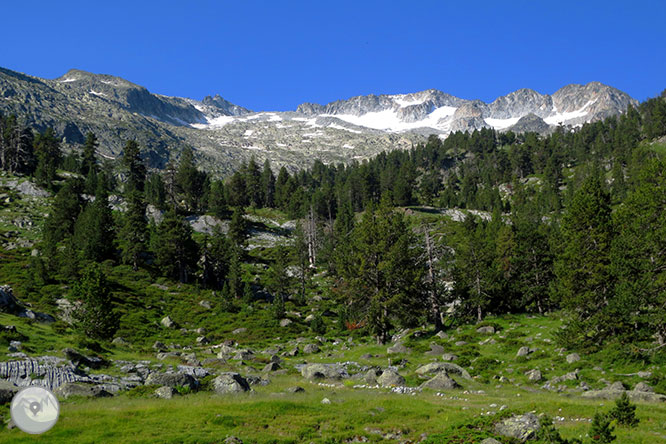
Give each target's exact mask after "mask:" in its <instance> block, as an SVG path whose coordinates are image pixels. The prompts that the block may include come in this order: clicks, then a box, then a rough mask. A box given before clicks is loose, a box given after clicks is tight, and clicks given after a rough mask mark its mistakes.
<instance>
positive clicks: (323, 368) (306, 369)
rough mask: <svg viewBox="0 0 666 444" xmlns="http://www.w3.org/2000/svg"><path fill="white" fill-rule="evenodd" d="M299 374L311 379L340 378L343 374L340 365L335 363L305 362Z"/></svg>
mask: <svg viewBox="0 0 666 444" xmlns="http://www.w3.org/2000/svg"><path fill="white" fill-rule="evenodd" d="M301 375H302V376H303V377H304V378H305V379H309V380H311V381H314V380H317V379H341V378H342V376H343V373H342V369H341V368H340V366H338V365H335V364H306V365H304V366H303V368H301Z"/></svg>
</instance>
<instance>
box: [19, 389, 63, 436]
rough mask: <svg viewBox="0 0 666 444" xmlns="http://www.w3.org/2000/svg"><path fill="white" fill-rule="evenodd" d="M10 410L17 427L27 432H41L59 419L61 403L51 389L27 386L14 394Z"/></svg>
mask: <svg viewBox="0 0 666 444" xmlns="http://www.w3.org/2000/svg"><path fill="white" fill-rule="evenodd" d="M10 411H11V415H12V420H14V424H16V427H18V428H19V429H21V430H23V431H24V432H26V433H32V434H39V433H44V432H46V431H47V430H49V429H50V428H51V427H53V426H54V425H55V423H56V422H57V421H58V414H59V413H60V405H59V404H58V400H57V399H56V397H55V396H54V395H53V393H51V391H50V390H47V389H45V388H42V387H26V388H24V389H22V390H21V391H20V392H18V393H17V394H16V395H15V396H14V399H12V405H11V409H10Z"/></svg>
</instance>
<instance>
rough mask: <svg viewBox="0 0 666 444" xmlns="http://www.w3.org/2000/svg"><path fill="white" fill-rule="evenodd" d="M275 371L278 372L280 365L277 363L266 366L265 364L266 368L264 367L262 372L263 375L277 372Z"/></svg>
mask: <svg viewBox="0 0 666 444" xmlns="http://www.w3.org/2000/svg"><path fill="white" fill-rule="evenodd" d="M277 370H280V364H278V363H277V362H269V363H268V364H266V366H265V367H264V369H263V370H262V372H264V373H266V372H274V371H277Z"/></svg>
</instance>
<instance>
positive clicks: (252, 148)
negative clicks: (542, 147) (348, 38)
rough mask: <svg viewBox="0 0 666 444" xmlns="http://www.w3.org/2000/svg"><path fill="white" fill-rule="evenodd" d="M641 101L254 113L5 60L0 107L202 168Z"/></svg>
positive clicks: (281, 159) (543, 120) (586, 117)
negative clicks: (13, 66) (18, 68)
mask: <svg viewBox="0 0 666 444" xmlns="http://www.w3.org/2000/svg"><path fill="white" fill-rule="evenodd" d="M637 104H638V102H637V101H636V100H634V99H632V98H631V97H630V96H629V95H627V94H626V93H624V92H622V91H619V90H617V89H615V88H613V87H610V86H607V85H604V84H601V83H598V82H591V83H588V84H586V85H577V84H571V85H567V86H564V87H563V88H561V89H559V90H558V91H556V92H555V93H554V94H553V95H544V94H540V93H538V92H536V91H533V90H530V89H520V90H518V91H515V92H512V93H510V94H508V95H506V96H502V97H498V98H497V99H495V100H494V101H493V102H491V103H485V102H482V101H480V100H466V99H461V98H458V97H455V96H452V95H450V94H447V93H444V92H442V91H438V90H435V89H429V90H425V91H421V92H415V93H410V94H399V95H367V96H358V97H352V98H350V99H347V100H338V101H335V102H332V103H329V104H326V105H319V104H314V103H303V104H301V105H299V106H298V107H297V109H296V110H295V111H258V112H255V111H251V110H249V109H246V108H244V107H242V106H239V105H234V104H232V103H230V102H228V101H227V100H225V99H223V98H222V97H220V96H219V95H215V96H207V97H205V98H204V99H203V100H200V101H199V100H194V99H189V98H181V97H167V96H163V95H159V94H154V93H151V92H149V91H148V90H147V89H146V88H144V87H142V86H139V85H136V84H134V83H131V82H129V81H127V80H124V79H122V78H119V77H114V76H111V75H102V74H92V73H89V72H85V71H80V70H70V71H69V72H67V73H66V74H65V75H63V76H62V77H59V78H57V79H53V80H50V79H41V78H37V77H33V76H30V75H26V74H21V73H18V72H14V71H10V70H8V69H3V68H0V113H2V114H5V115H7V114H16V115H17V116H20V118H21V119H23V120H25V121H24V123H25V124H26V125H28V126H32V127H34V128H36V129H39V130H43V129H45V128H47V127H53V128H54V129H55V132H56V134H57V135H58V136H62V137H63V141H64V145H65V146H69V147H73V146H80V145H81V144H83V142H84V140H85V134H86V133H88V132H90V131H92V132H94V133H95V134H96V136H97V138H98V139H99V142H100V146H99V150H98V153H99V154H100V155H102V156H104V157H108V158H115V157H117V156H118V155H119V154H120V153H121V151H122V148H123V146H124V144H125V141H126V140H128V139H134V140H136V141H137V142H138V143H139V145H140V146H142V150H143V152H144V158H145V159H146V160H147V162H148V164H149V166H150V167H155V168H163V167H164V166H165V165H166V164H167V163H168V161H169V160H170V159H176V158H178V157H179V154H180V152H182V150H183V148H185V147H186V146H191V147H192V148H193V149H194V152H195V156H196V157H197V161H198V165H199V166H200V167H202V168H204V169H206V170H208V171H209V172H211V173H214V174H221V175H227V174H229V173H231V172H232V171H234V170H235V169H237V167H238V166H239V165H240V164H241V163H242V162H244V161H247V160H248V159H249V158H250V157H252V156H254V157H255V158H256V159H257V160H258V161H263V160H265V159H269V160H270V161H271V163H272V164H273V165H274V166H277V167H280V166H286V167H287V168H288V169H290V170H292V171H293V170H296V169H297V168H299V167H302V166H304V165H308V164H311V163H312V162H313V161H314V160H315V159H319V160H321V161H322V162H324V163H339V162H342V163H349V162H350V161H353V160H362V159H368V158H370V157H372V156H374V155H376V154H378V153H380V152H382V151H387V150H392V149H409V148H411V147H412V146H413V145H415V144H417V143H420V142H423V141H425V139H426V138H427V137H428V136H430V135H433V134H434V135H437V136H439V137H442V138H444V137H446V136H447V135H448V134H450V133H452V132H456V131H462V132H465V131H469V132H472V131H474V130H478V129H481V128H493V129H495V130H498V131H513V132H517V133H518V132H532V131H533V132H538V133H541V134H546V133H550V132H552V131H554V130H555V129H557V128H558V127H559V126H565V127H567V126H570V127H577V126H580V125H582V124H583V123H586V122H591V121H598V120H601V119H604V118H606V117H609V116H612V115H617V114H620V113H622V112H624V111H625V110H626V109H627V107H628V106H629V105H633V106H636V105H637Z"/></svg>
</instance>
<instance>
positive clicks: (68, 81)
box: [58, 77, 79, 83]
mask: <svg viewBox="0 0 666 444" xmlns="http://www.w3.org/2000/svg"><path fill="white" fill-rule="evenodd" d="M77 80H79V79H75V78H74V77H70V78H68V79H62V80H59V81H58V83H70V82H76V81H77Z"/></svg>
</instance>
